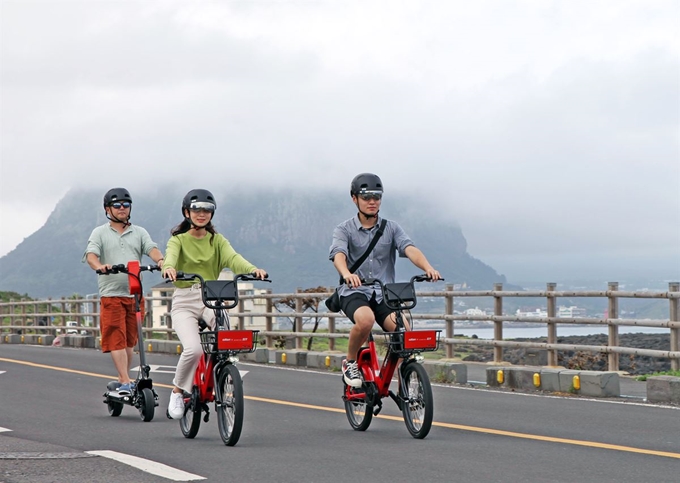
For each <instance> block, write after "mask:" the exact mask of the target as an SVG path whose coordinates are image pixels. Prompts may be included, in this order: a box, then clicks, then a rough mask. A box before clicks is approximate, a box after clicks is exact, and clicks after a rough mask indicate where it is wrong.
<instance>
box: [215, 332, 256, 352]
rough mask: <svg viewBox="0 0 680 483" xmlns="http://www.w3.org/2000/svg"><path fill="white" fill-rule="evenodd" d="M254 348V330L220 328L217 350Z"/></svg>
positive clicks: (247, 349)
mask: <svg viewBox="0 0 680 483" xmlns="http://www.w3.org/2000/svg"><path fill="white" fill-rule="evenodd" d="M252 348H253V331H252V330H218V331H217V350H220V351H243V350H245V351H249V350H251V349H252Z"/></svg>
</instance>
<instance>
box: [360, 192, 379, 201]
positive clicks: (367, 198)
mask: <svg viewBox="0 0 680 483" xmlns="http://www.w3.org/2000/svg"><path fill="white" fill-rule="evenodd" d="M359 198H361V199H362V200H364V201H371V200H375V201H380V200H381V199H382V195H381V194H380V193H371V194H369V193H366V194H363V195H359Z"/></svg>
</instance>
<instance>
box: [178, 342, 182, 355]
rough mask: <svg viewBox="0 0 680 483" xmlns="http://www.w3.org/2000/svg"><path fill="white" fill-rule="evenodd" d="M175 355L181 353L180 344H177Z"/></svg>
mask: <svg viewBox="0 0 680 483" xmlns="http://www.w3.org/2000/svg"><path fill="white" fill-rule="evenodd" d="M177 353H178V354H181V353H182V344H177Z"/></svg>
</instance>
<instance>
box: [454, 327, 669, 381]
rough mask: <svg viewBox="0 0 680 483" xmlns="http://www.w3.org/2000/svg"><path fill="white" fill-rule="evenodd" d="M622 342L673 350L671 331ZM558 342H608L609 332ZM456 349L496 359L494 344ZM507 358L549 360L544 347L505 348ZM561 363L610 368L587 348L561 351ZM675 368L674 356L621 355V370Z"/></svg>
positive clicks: (644, 371) (522, 362) (635, 336)
mask: <svg viewBox="0 0 680 483" xmlns="http://www.w3.org/2000/svg"><path fill="white" fill-rule="evenodd" d="M513 340H516V341H520V342H547V340H546V338H545V337H539V338H534V339H513ZM619 341H620V342H619V344H620V346H622V347H635V348H638V349H652V350H663V351H667V350H670V334H643V333H635V334H621V335H619ZM557 343H558V344H572V345H593V346H604V345H607V335H606V334H595V335H582V336H580V335H572V336H566V337H558V338H557ZM456 351H461V352H462V351H466V352H467V353H468V355H467V356H464V357H463V358H462V359H463V360H464V361H473V362H490V361H493V347H491V346H477V345H470V346H463V345H461V346H456ZM503 360H504V361H505V362H509V363H511V364H515V365H545V364H546V363H547V354H546V351H544V350H540V349H524V348H520V349H511V348H507V347H506V348H504V349H503ZM557 360H558V365H560V366H563V367H566V368H568V369H580V370H591V371H606V370H607V354H605V353H595V352H584V351H560V352H558V355H557ZM670 368H671V363H670V359H661V358H652V357H643V356H629V355H625V354H621V355H620V356H619V370H621V371H625V372H628V373H629V374H632V375H641V374H651V373H654V372H659V371H668V370H670Z"/></svg>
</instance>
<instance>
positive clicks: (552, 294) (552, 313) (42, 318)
mask: <svg viewBox="0 0 680 483" xmlns="http://www.w3.org/2000/svg"><path fill="white" fill-rule="evenodd" d="M329 295H330V293H302V292H301V291H300V290H298V292H296V293H287V294H272V293H271V292H270V291H268V292H267V293H264V294H256V295H242V296H241V304H240V306H239V308H238V310H236V309H234V310H233V311H232V312H230V315H231V317H232V320H233V319H234V318H235V319H236V320H237V321H238V326H239V328H244V327H245V319H246V318H247V317H262V318H264V320H265V326H264V330H262V331H261V332H260V335H262V336H265V337H266V345H267V346H268V347H271V346H272V343H273V338H274V337H276V336H286V337H294V338H295V346H296V347H297V348H302V347H303V344H304V339H305V338H308V337H310V336H311V335H313V336H314V337H325V338H328V339H329V347H330V349H331V350H333V349H334V348H335V339H336V338H346V337H347V336H348V335H347V332H339V331H337V330H336V322H337V320H338V319H344V318H345V317H344V316H343V315H342V314H336V313H328V312H314V311H306V312H303V311H302V303H301V301H302V300H303V299H310V298H312V299H314V300H317V301H319V302H321V301H322V300H323V299H325V298H326V297H328V296H329ZM418 296H419V297H438V298H443V299H444V304H443V312H442V313H438V314H433V313H427V314H423V313H417V312H415V313H412V314H411V317H412V319H413V320H414V321H424V320H427V321H442V322H443V323H444V326H445V338H444V339H443V342H444V344H445V355H446V357H448V358H451V357H453V354H454V347H455V346H456V345H486V346H492V347H493V348H494V361H495V362H501V361H503V349H504V348H533V349H543V350H546V351H547V354H548V361H547V362H548V365H550V366H556V365H557V360H558V358H557V353H558V352H559V351H584V352H594V353H606V354H607V359H608V361H607V362H608V364H607V365H608V369H609V370H611V371H617V370H619V356H620V355H621V354H626V355H636V356H648V357H655V358H668V359H670V360H671V369H673V370H680V344H679V343H680V283H677V282H673V283H669V285H668V291H665V292H664V291H656V292H652V291H637V292H630V291H623V290H619V286H618V283H616V282H611V283H609V284H608V287H607V290H605V291H559V290H557V287H556V285H555V284H553V283H548V284H547V285H546V289H545V290H533V291H531V290H529V291H505V290H503V286H502V284H496V285H494V288H493V290H488V291H484V290H482V291H474V290H464V291H460V290H453V286H452V285H447V286H446V288H445V290H443V291H430V292H428V291H418ZM459 297H490V298H492V299H493V302H494V303H493V307H494V311H493V312H494V313H493V315H468V314H460V313H455V312H454V310H453V307H454V303H453V301H454V298H459ZM523 297H525V298H528V297H531V298H544V299H545V306H546V313H547V316H546V317H535V316H521V315H510V314H506V313H504V312H503V301H504V299H507V298H523ZM565 297H599V298H606V299H607V308H608V310H607V317H606V318H593V317H572V318H567V317H557V301H558V300H559V299H560V298H565ZM283 298H292V299H295V300H296V301H297V302H298V303H296V308H295V310H294V311H290V312H285V313H284V312H279V311H278V310H277V309H276V308H275V302H276V301H277V300H280V299H283ZM623 298H645V299H667V300H668V302H669V311H668V319H628V318H620V317H619V300H620V299H623ZM248 299H265V300H266V305H265V311H263V312H245V311H244V309H243V307H244V304H243V302H244V301H245V300H248ZM154 300H164V301H166V302H167V305H165V306H163V307H162V308H160V307H157V306H156V307H154V304H153V301H154ZM146 301H147V302H146V307H147V313H146V317H145V324H144V325H145V329H144V330H145V331H146V332H147V333H148V332H156V333H163V334H164V335H165V337H166V338H168V339H170V338H172V336H173V331H172V320H171V318H170V317H169V315H165V317H166V320H167V322H168V323H167V325H166V326H165V327H153V326H152V323H151V321H152V320H154V311H157V310H163V313H164V314H165V312H167V311H169V310H170V308H171V298H170V297H151V296H148V297H146ZM98 305H99V301H98V300H97V299H58V300H52V299H47V300H30V301H28V300H21V301H10V302H2V303H0V319H1V320H2V324H3V325H2V326H0V331H2V332H4V333H17V332H22V331H41V332H53V333H54V332H56V331H58V330H59V331H63V330H71V331H73V330H78V331H85V332H87V333H91V334H92V335H95V336H98V332H99V329H98V327H99V313H98V312H99V308H98ZM319 309H320V310H321V309H325V305H324V304H323V303H322V302H321V303H319ZM282 317H286V318H288V319H292V320H293V324H292V325H293V327H294V330H292V331H280V330H274V328H273V327H274V320H275V319H280V318H282ZM310 318H323V319H324V321H325V322H326V323H327V326H328V331H327V332H321V333H318V332H317V333H314V334H312V333H311V332H309V331H304V330H303V325H304V320H305V319H310ZM67 320H69V321H71V320H73V321H76V322H78V324H77V325H78V327H68V328H67V327H65V322H66V321H67ZM456 321H488V322H491V323H492V324H493V327H494V338H493V339H487V340H485V339H470V338H458V337H456V338H454V334H455V328H456V326H455V322H456ZM506 322H530V323H533V324H544V325H545V326H546V339H547V341H546V342H545V343H540V342H520V341H514V340H505V339H504V338H503V329H504V327H506V325H504V324H505V323H506ZM416 324H417V322H416ZM557 324H579V325H598V326H606V327H607V328H608V340H607V345H605V346H591V345H573V344H558V343H557V335H558V334H557V331H558V327H557ZM621 326H636V327H661V328H667V329H669V334H670V346H669V347H668V350H650V349H641V348H634V347H621V346H620V345H619V327H621Z"/></svg>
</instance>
